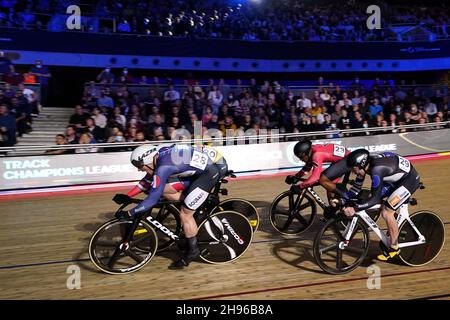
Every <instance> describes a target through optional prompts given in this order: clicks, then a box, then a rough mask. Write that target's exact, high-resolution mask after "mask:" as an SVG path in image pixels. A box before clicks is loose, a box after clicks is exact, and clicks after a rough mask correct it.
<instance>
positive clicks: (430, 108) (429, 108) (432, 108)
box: [425, 99, 438, 121]
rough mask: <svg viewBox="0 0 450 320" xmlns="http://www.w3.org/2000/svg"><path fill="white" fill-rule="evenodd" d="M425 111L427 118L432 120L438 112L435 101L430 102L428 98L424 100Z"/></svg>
mask: <svg viewBox="0 0 450 320" xmlns="http://www.w3.org/2000/svg"><path fill="white" fill-rule="evenodd" d="M425 112H426V114H427V117H428V120H429V121H432V119H433V118H435V116H436V114H437V113H438V108H437V106H436V104H435V103H433V102H431V100H430V99H427V100H426V105H425Z"/></svg>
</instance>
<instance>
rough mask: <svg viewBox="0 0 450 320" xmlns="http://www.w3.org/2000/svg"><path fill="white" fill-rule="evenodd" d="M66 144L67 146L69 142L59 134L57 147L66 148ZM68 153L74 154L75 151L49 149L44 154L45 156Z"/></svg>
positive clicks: (56, 140)
mask: <svg viewBox="0 0 450 320" xmlns="http://www.w3.org/2000/svg"><path fill="white" fill-rule="evenodd" d="M66 144H67V140H66V137H65V136H64V135H63V134H57V135H56V136H55V145H57V146H64V145H66ZM66 153H73V150H71V149H49V150H47V151H45V152H44V154H66Z"/></svg>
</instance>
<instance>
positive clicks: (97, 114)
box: [91, 107, 108, 129]
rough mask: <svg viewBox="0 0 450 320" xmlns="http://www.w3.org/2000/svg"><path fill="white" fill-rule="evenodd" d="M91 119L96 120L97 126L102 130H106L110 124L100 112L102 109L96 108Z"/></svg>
mask: <svg viewBox="0 0 450 320" xmlns="http://www.w3.org/2000/svg"><path fill="white" fill-rule="evenodd" d="M91 118H92V119H94V123H95V125H96V126H99V127H100V128H102V129H104V128H106V125H107V124H108V120H107V119H106V117H105V116H104V115H103V114H102V113H101V112H100V108H97V107H96V108H94V110H92V116H91Z"/></svg>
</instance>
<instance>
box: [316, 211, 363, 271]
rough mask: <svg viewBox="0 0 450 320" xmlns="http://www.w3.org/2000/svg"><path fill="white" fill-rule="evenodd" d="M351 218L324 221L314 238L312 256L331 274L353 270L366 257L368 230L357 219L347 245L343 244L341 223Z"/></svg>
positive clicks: (348, 221) (348, 222)
mask: <svg viewBox="0 0 450 320" xmlns="http://www.w3.org/2000/svg"><path fill="white" fill-rule="evenodd" d="M343 222H345V223H346V226H349V225H350V223H351V220H347V219H345V218H337V219H336V220H335V219H331V220H329V221H327V222H326V223H325V225H324V226H323V227H322V229H321V230H320V231H319V232H318V233H317V235H316V238H315V239H314V258H315V260H316V262H317V264H318V265H319V267H320V268H321V269H322V270H323V271H325V272H327V273H331V274H343V273H347V272H350V271H352V270H354V269H355V268H356V267H358V266H359V265H360V264H361V263H362V262H363V260H364V258H365V257H366V254H367V251H368V249H369V240H370V238H369V231H368V230H367V228H366V226H365V225H364V224H363V223H362V222H360V220H359V219H358V220H357V222H356V225H355V228H354V230H353V233H352V235H351V237H350V241H349V243H348V245H347V246H344V240H345V239H344V237H343V235H342V234H343V232H344V230H343V229H342V223H343Z"/></svg>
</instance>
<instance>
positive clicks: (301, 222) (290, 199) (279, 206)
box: [269, 190, 317, 235]
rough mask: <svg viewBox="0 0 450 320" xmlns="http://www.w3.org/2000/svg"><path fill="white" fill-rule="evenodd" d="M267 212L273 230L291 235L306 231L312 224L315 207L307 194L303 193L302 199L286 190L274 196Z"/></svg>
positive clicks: (315, 211)
mask: <svg viewBox="0 0 450 320" xmlns="http://www.w3.org/2000/svg"><path fill="white" fill-rule="evenodd" d="M269 212H270V213H269V216H270V223H271V224H272V226H273V227H274V228H275V230H277V231H278V232H280V233H282V234H286V235H293V234H299V233H301V232H304V231H306V230H307V229H308V228H309V227H310V226H311V225H312V224H313V222H314V218H315V216H316V213H317V207H316V203H315V202H314V200H313V199H312V198H311V197H310V196H309V195H308V194H306V193H305V194H304V197H303V199H302V198H301V196H300V195H298V194H295V193H293V192H292V191H290V190H288V191H285V192H283V193H281V194H280V195H278V196H277V197H276V198H275V200H274V201H273V202H272V204H271V206H270V211H269Z"/></svg>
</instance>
